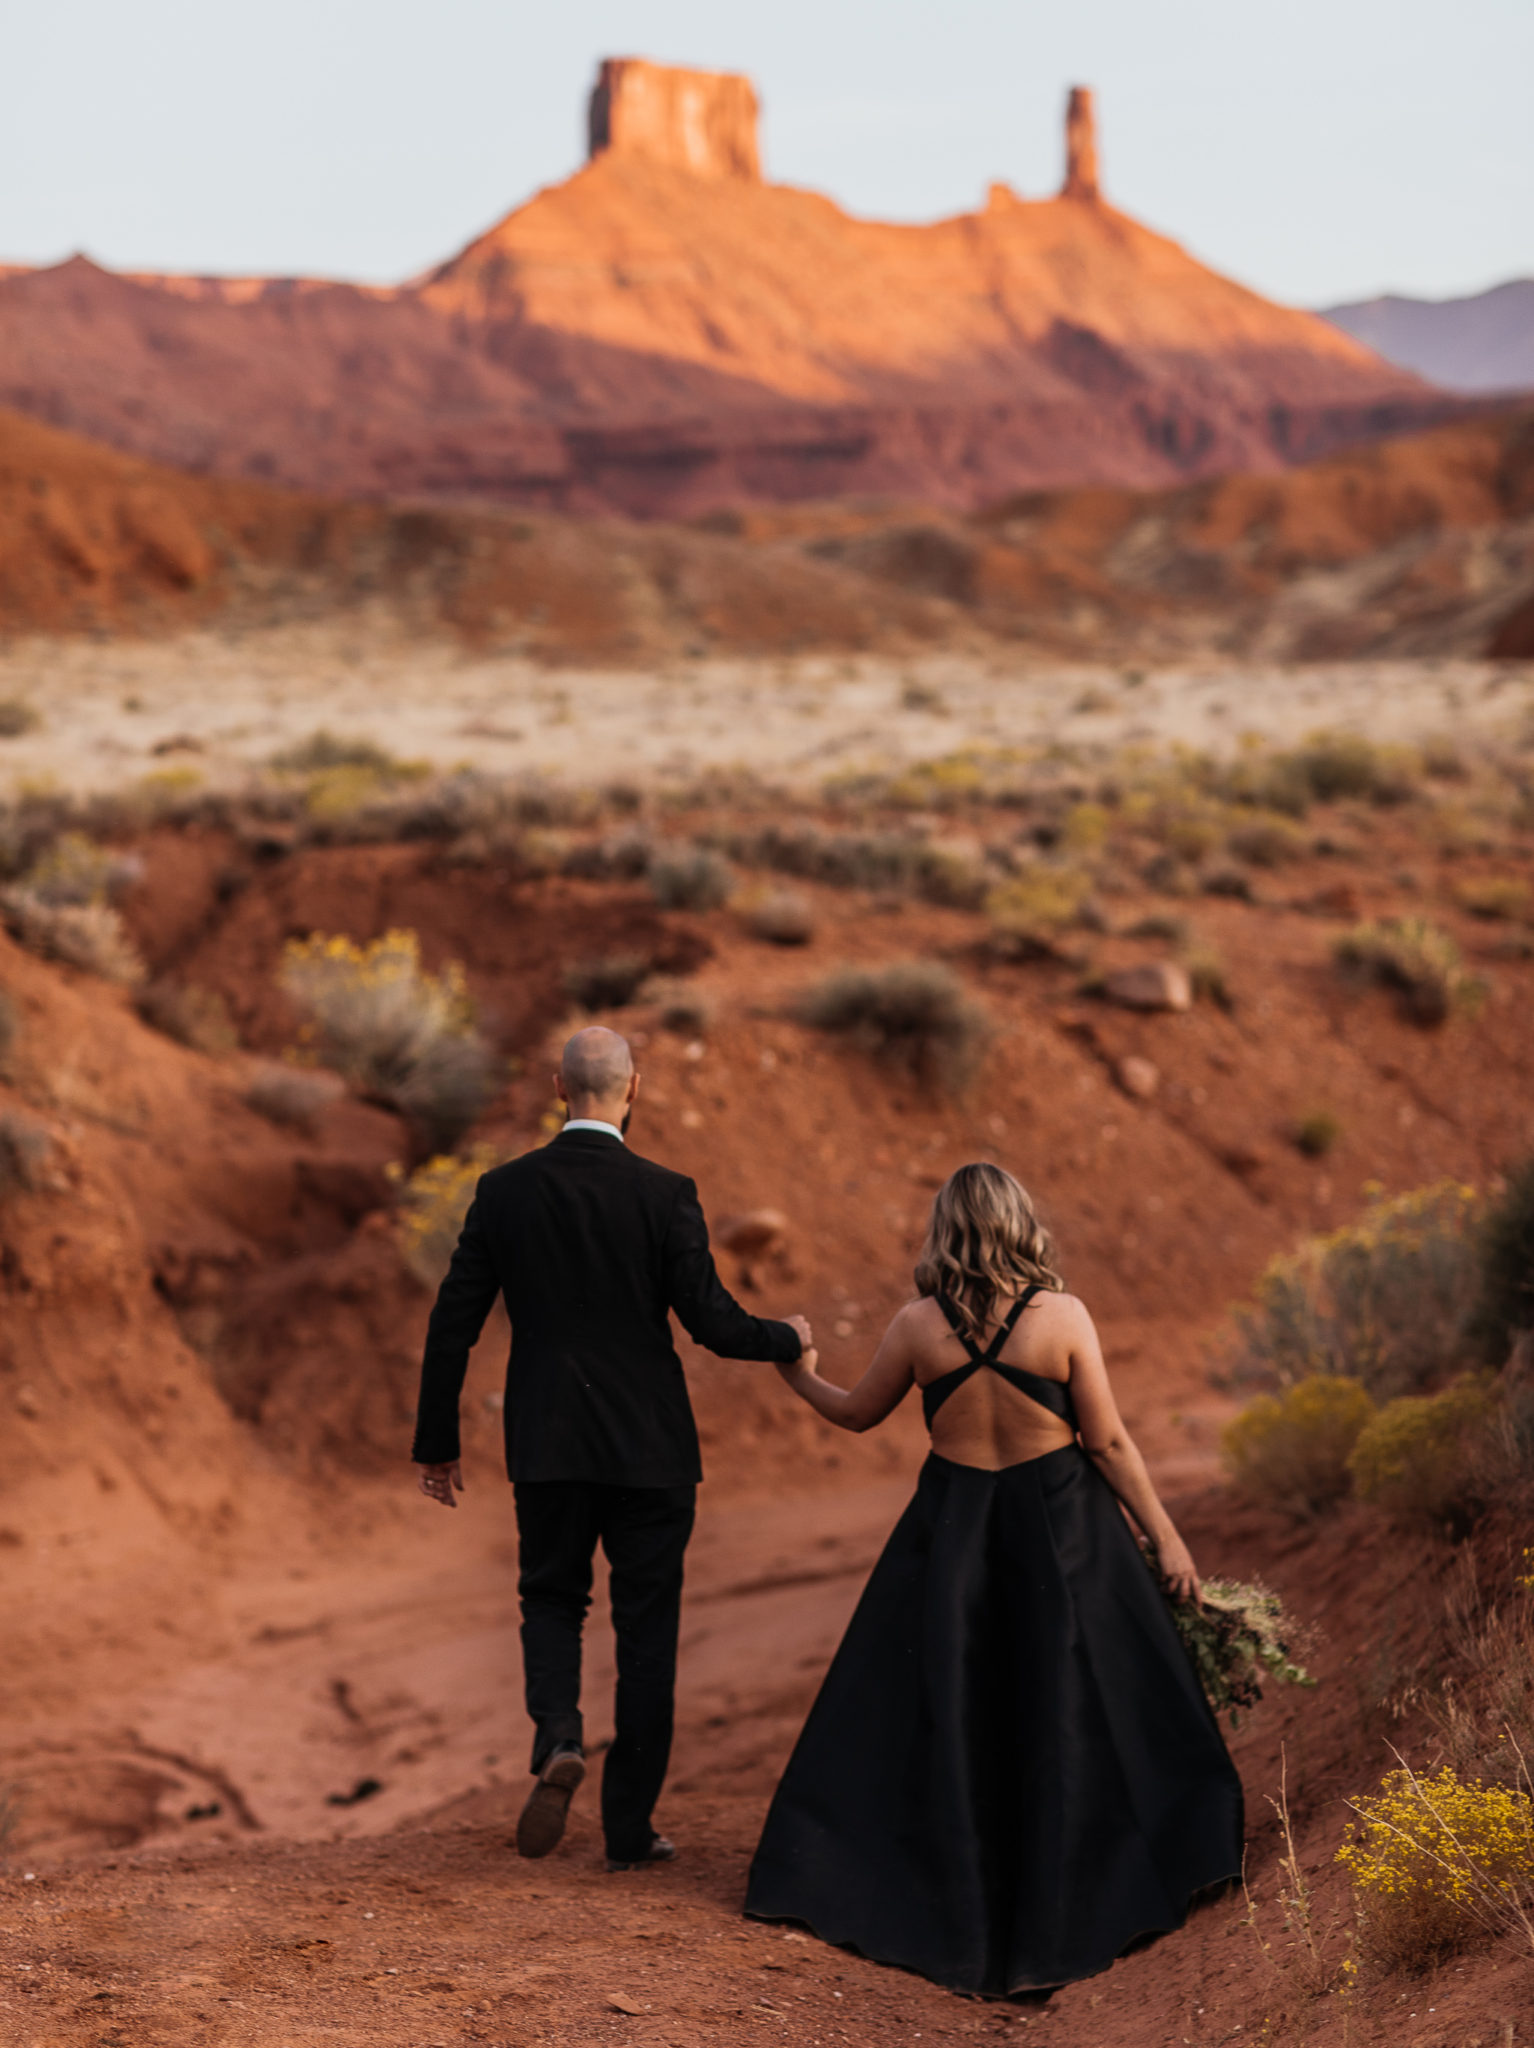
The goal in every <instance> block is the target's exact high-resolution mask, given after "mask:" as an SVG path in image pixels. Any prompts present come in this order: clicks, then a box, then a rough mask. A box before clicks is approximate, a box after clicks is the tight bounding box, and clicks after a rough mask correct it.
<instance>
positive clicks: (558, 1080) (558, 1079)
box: [554, 1073, 570, 1109]
mask: <svg viewBox="0 0 1534 2048" xmlns="http://www.w3.org/2000/svg"><path fill="white" fill-rule="evenodd" d="M554 1093H555V1094H556V1095H557V1096H558V1097H559V1099H560V1101H561V1102H562V1103H563V1104H564V1105H565V1107H566V1108H567V1109H568V1108H569V1106H570V1097H569V1096H568V1095H567V1094H566V1092H565V1077H564V1075H563V1074H560V1073H556V1074H555V1076H554Z"/></svg>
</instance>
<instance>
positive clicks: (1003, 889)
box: [985, 861, 1092, 950]
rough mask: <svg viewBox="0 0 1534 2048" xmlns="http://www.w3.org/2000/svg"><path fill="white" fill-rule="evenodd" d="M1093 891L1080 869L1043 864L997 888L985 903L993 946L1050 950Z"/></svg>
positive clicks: (1074, 919)
mask: <svg viewBox="0 0 1534 2048" xmlns="http://www.w3.org/2000/svg"><path fill="white" fill-rule="evenodd" d="M1091 890H1092V877H1091V876H1090V875H1089V874H1087V873H1086V872H1085V871H1084V870H1083V869H1081V868H1073V867H1051V866H1046V865H1045V864H1044V863H1043V862H1042V861H1040V862H1036V863H1034V864H1033V865H1032V866H1030V867H1026V868H1024V869H1023V871H1022V873H1021V874H1017V875H1013V876H1012V877H1011V878H1010V879H1009V880H1008V881H1005V882H1002V883H1001V884H999V886H998V887H996V888H994V889H993V890H992V891H991V893H990V894H989V896H987V898H986V901H985V909H986V915H987V917H988V918H989V919H990V925H991V938H992V942H993V943H995V944H998V945H999V946H1000V947H1001V948H1002V949H1003V950H1011V949H1013V948H1026V947H1029V946H1040V947H1042V946H1047V945H1048V944H1049V942H1050V940H1051V939H1053V938H1054V937H1055V936H1056V935H1057V934H1058V933H1059V932H1061V931H1063V930H1064V929H1065V928H1066V927H1067V926H1068V925H1071V924H1074V923H1075V921H1076V919H1077V917H1079V916H1080V914H1081V909H1082V906H1083V904H1085V902H1086V900H1087V898H1088V896H1089V895H1090V894H1091Z"/></svg>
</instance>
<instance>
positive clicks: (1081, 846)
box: [1060, 803, 1113, 854]
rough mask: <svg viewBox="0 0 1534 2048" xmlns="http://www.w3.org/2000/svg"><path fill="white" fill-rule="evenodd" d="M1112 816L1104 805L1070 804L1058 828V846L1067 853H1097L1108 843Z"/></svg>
mask: <svg viewBox="0 0 1534 2048" xmlns="http://www.w3.org/2000/svg"><path fill="white" fill-rule="evenodd" d="M1112 825H1113V814H1112V812H1111V811H1110V810H1109V809H1108V807H1107V805H1106V804H1095V803H1079V804H1072V805H1071V807H1070V809H1069V810H1068V811H1067V812H1066V814H1065V820H1064V823H1063V824H1062V825H1061V827H1060V844H1061V846H1062V847H1063V848H1064V849H1065V851H1066V852H1067V853H1075V854H1092V853H1098V852H1100V851H1101V850H1102V848H1103V847H1104V846H1106V844H1107V843H1108V834H1109V831H1110V830H1111V829H1112Z"/></svg>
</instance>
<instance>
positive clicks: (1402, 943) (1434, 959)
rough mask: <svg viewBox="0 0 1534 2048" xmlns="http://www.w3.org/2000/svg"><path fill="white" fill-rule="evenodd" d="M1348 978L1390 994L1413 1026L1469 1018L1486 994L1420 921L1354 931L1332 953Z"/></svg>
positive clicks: (1382, 922)
mask: <svg viewBox="0 0 1534 2048" xmlns="http://www.w3.org/2000/svg"><path fill="white" fill-rule="evenodd" d="M1334 952H1335V955H1336V959H1337V963H1338V965H1339V966H1340V967H1341V968H1342V969H1343V970H1344V971H1345V972H1347V973H1350V974H1353V975H1355V976H1357V977H1360V978H1362V979H1364V980H1368V981H1374V982H1377V983H1379V984H1380V986H1381V987H1384V988H1391V989H1394V990H1395V991H1396V992H1397V994H1398V995H1399V996H1400V998H1401V1006H1402V1008H1403V1010H1404V1011H1405V1013H1406V1015H1407V1016H1408V1017H1410V1018H1411V1019H1412V1021H1413V1022H1414V1023H1416V1024H1425V1025H1438V1024H1445V1023H1447V1022H1448V1020H1449V1018H1450V1017H1451V1016H1453V1015H1454V1013H1455V1012H1456V1011H1457V1010H1461V1011H1466V1012H1473V1011H1474V1010H1475V1009H1476V1008H1477V1007H1478V1005H1479V1003H1480V999H1481V997H1482V995H1483V994H1484V993H1485V991H1484V990H1483V988H1482V986H1481V984H1480V983H1479V982H1477V981H1475V980H1474V979H1473V978H1472V977H1471V976H1469V975H1467V974H1466V972H1465V970H1464V967H1463V965H1462V963H1461V961H1460V955H1459V948H1458V947H1457V946H1456V945H1455V943H1454V941H1453V940H1452V939H1451V938H1450V937H1449V935H1448V933H1447V932H1446V931H1443V930H1442V929H1441V928H1440V927H1439V926H1438V925H1435V924H1432V923H1430V922H1429V921H1428V920H1427V919H1426V918H1425V917H1387V918H1380V919H1378V920H1376V921H1374V922H1371V923H1366V924H1360V925H1355V926H1354V927H1353V929H1352V931H1350V932H1344V933H1343V935H1342V937H1341V938H1339V939H1338V940H1337V942H1336V946H1335V948H1334Z"/></svg>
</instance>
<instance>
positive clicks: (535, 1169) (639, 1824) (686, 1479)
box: [412, 1025, 811, 1870]
mask: <svg viewBox="0 0 1534 2048" xmlns="http://www.w3.org/2000/svg"><path fill="white" fill-rule="evenodd" d="M554 1085H555V1087H556V1088H557V1089H558V1091H559V1095H560V1099H561V1100H562V1101H563V1102H564V1104H565V1105H566V1108H567V1111H568V1117H567V1121H566V1123H565V1127H564V1130H563V1131H562V1132H561V1133H560V1135H559V1136H558V1137H557V1138H556V1139H555V1140H554V1141H553V1143H552V1144H549V1145H546V1146H544V1147H543V1148H542V1149H541V1150H539V1151H534V1152H528V1153H526V1154H524V1156H523V1157H522V1158H520V1159H514V1160H513V1161H511V1163H510V1164H509V1165H507V1166H499V1167H496V1168H495V1169H494V1171H493V1172H490V1173H487V1174H486V1175H485V1176H484V1177H483V1179H482V1180H481V1181H480V1183H479V1186H478V1188H477V1189H476V1190H475V1196H474V1202H473V1206H472V1207H471V1208H470V1210H469V1213H468V1215H467V1217H466V1218H465V1219H464V1226H463V1234H462V1236H461V1237H460V1238H459V1240H458V1248H457V1250H456V1251H455V1252H454V1254H453V1262H452V1265H451V1267H450V1268H449V1271H448V1275H447V1278H446V1279H445V1280H444V1281H443V1283H442V1287H441V1290H440V1291H439V1293H438V1295H437V1302H436V1306H435V1308H433V1310H432V1314H431V1322H430V1325H429V1327H428V1330H427V1335H426V1355H425V1360H424V1362H423V1364H422V1368H421V1401H420V1411H419V1415H418V1419H417V1423H416V1435H415V1448H414V1451H413V1453H412V1455H413V1457H414V1458H415V1461H416V1463H417V1464H418V1465H419V1466H420V1468H421V1491H422V1492H423V1493H425V1494H427V1495H428V1496H429V1497H430V1498H431V1499H433V1500H436V1501H440V1502H441V1503H442V1505H443V1506H444V1507H456V1506H457V1502H456V1501H455V1500H454V1498H453V1495H454V1493H455V1491H457V1492H460V1493H461V1492H462V1490H463V1477H462V1474H461V1472H460V1470H459V1465H458V1397H459V1393H460V1391H461V1389H462V1386H463V1376H464V1371H465V1368H466V1366H467V1364H468V1357H469V1352H470V1349H471V1348H472V1346H473V1344H474V1342H475V1340H476V1339H477V1337H478V1336H479V1333H480V1330H481V1329H482V1328H483V1326H484V1321H485V1317H486V1316H487V1315H488V1314H489V1312H490V1308H491V1305H492V1304H493V1302H494V1300H495V1297H496V1295H497V1294H498V1293H499V1294H503V1295H504V1296H505V1299H506V1308H507V1313H508V1314H509V1315H510V1318H511V1326H512V1346H511V1358H510V1362H509V1365H508V1368H507V1378H506V1406H505V1422H506V1466H507V1471H508V1473H509V1474H510V1477H511V1480H512V1483H513V1485H514V1487H515V1490H516V1510H517V1533H518V1539H519V1547H520V1563H521V1569H520V1574H519V1578H518V1583H517V1590H518V1594H519V1596H520V1599H521V1603H522V1664H523V1675H524V1680H525V1683H526V1688H527V1711H528V1714H529V1715H530V1716H531V1718H532V1721H533V1725H534V1729H535V1731H536V1732H535V1735H534V1739H533V1760H532V1769H533V1774H534V1777H535V1779H536V1781H537V1782H536V1783H535V1785H534V1786H533V1790H532V1792H531V1794H530V1796H529V1798H528V1801H527V1804H526V1806H525V1807H524V1808H523V1810H522V1816H521V1819H520V1820H519V1821H518V1823H517V1848H518V1849H519V1850H520V1851H521V1853H522V1854H523V1855H524V1856H546V1855H548V1853H549V1851H550V1850H551V1849H553V1848H554V1847H555V1846H556V1845H557V1843H558V1842H559V1840H560V1838H561V1836H562V1835H563V1833H564V1828H565V1817H566V1814H567V1812H568V1810H569V1805H570V1799H571V1796H572V1794H573V1793H574V1792H575V1790H576V1788H577V1786H579V1784H580V1782H581V1780H582V1778H583V1777H584V1776H585V1770H586V1766H585V1760H584V1755H583V1750H582V1738H583V1727H582V1722H581V1709H580V1685H581V1626H582V1623H583V1621H584V1618H585V1613H586V1609H587V1607H588V1605H589V1604H590V1599H591V1573H592V1560H593V1557H594V1555H595V1551H596V1546H597V1544H598V1543H599V1542H600V1544H601V1545H602V1548H603V1550H604V1551H605V1552H606V1554H607V1562H608V1567H609V1571H610V1579H609V1586H610V1591H611V1596H612V1613H613V1629H614V1633H615V1634H616V1637H617V1645H618V1687H617V1699H616V1707H615V1715H614V1720H615V1732H614V1736H613V1744H612V1748H611V1749H610V1750H609V1752H608V1756H607V1764H606V1767H605V1769H604V1770H603V1773H602V1831H603V1835H604V1837H605V1839H606V1846H607V1867H608V1869H609V1870H632V1869H634V1868H635V1867H636V1866H638V1865H640V1864H646V1863H663V1862H668V1861H669V1860H670V1859H671V1857H673V1856H674V1855H675V1854H676V1851H675V1849H674V1848H673V1847H672V1845H671V1843H670V1842H668V1841H667V1840H666V1839H665V1838H664V1836H661V1835H657V1834H656V1832H655V1830H654V1828H653V1826H652V1825H651V1814H652V1811H653V1809H654V1806H655V1801H656V1799H657V1798H658V1796H659V1794H660V1788H661V1783H662V1781H663V1780H664V1778H665V1775H666V1764H667V1760H668V1758H669V1755H670V1751H671V1728H672V1715H673V1694H674V1691H675V1684H676V1650H677V1631H678V1625H679V1621H680V1615H681V1600H682V1555H683V1552H684V1551H685V1550H686V1547H687V1539H688V1537H689V1536H690V1535H691V1533H692V1523H693V1506H694V1499H695V1494H696V1488H697V1483H698V1481H699V1480H700V1479H701V1478H702V1476H703V1473H702V1467H701V1465H700V1463H699V1458H698V1432H697V1427H696V1425H695V1423H694V1421H693V1415H692V1405H691V1403H690V1401H689V1400H688V1398H687V1382H686V1378H685V1376H684V1375H683V1372H682V1362H681V1360H680V1359H679V1358H678V1356H677V1353H676V1347H675V1345H674V1344H673V1343H672V1340H671V1325H670V1321H669V1311H670V1310H672V1309H675V1310H676V1313H677V1315H678V1316H679V1317H680V1319H681V1321H682V1323H683V1325H684V1326H685V1328H686V1329H687V1330H688V1331H689V1333H690V1334H691V1335H692V1336H693V1337H694V1338H695V1339H696V1340H697V1342H698V1343H700V1344H703V1345H706V1346H707V1348H708V1349H709V1350H710V1351H714V1352H718V1353H719V1354H720V1355H721V1356H723V1357H726V1358H757V1359H768V1360H772V1361H774V1362H776V1363H784V1364H788V1363H791V1362H792V1361H793V1360H794V1359H796V1358H798V1357H799V1356H800V1355H801V1353H802V1352H804V1351H806V1350H808V1349H809V1348H810V1345H811V1336H810V1326H809V1324H808V1323H807V1322H806V1321H805V1320H804V1318H803V1317H802V1316H794V1317H793V1318H792V1319H791V1320H790V1321H788V1322H768V1321H764V1320H762V1319H761V1318H760V1317H757V1316H753V1315H749V1314H748V1313H747V1312H746V1310H745V1309H743V1308H742V1307H741V1306H740V1304H739V1302H737V1301H735V1300H734V1299H733V1298H732V1297H731V1296H730V1295H729V1294H728V1293H727V1292H726V1291H725V1289H724V1288H723V1287H722V1286H721V1284H720V1281H719V1276H718V1274H717V1273H716V1272H715V1270H714V1261H713V1258H712V1256H711V1254H710V1252H709V1248H708V1227H707V1225H706V1224H705V1223H704V1221H703V1211H702V1209H701V1208H700V1207H699V1204H698V1193H697V1189H696V1187H695V1186H694V1185H693V1183H692V1182H691V1181H690V1180H688V1179H687V1178H686V1177H685V1176H684V1175H683V1174H680V1173H671V1172H669V1171H668V1170H667V1169H666V1168H665V1167H663V1166H654V1165H652V1164H651V1163H650V1162H649V1161H648V1160H645V1159H640V1158H639V1157H637V1155H636V1154H634V1153H632V1152H630V1151H629V1149H628V1146H627V1144H626V1143H625V1140H624V1135H623V1134H624V1132H625V1131H626V1130H627V1129H628V1124H629V1118H630V1116H631V1115H632V1113H633V1108H634V1103H635V1100H636V1098H637V1097H638V1094H639V1076H638V1074H637V1073H636V1072H635V1071H634V1062H633V1057H632V1055H631V1054H630V1051H629V1047H628V1042H627V1040H626V1039H623V1038H620V1037H619V1036H618V1034H617V1032H615V1031H606V1030H603V1029H602V1028H601V1027H600V1026H597V1025H593V1026H591V1027H590V1028H589V1029H587V1030H585V1031H578V1032H577V1033H576V1034H575V1036H574V1037H573V1038H572V1039H571V1040H570V1042H569V1044H568V1045H567V1046H566V1047H565V1049H564V1056H563V1058H562V1060H561V1062H560V1069H559V1072H558V1074H557V1075H556V1076H555V1082H554Z"/></svg>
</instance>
